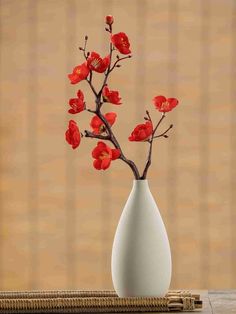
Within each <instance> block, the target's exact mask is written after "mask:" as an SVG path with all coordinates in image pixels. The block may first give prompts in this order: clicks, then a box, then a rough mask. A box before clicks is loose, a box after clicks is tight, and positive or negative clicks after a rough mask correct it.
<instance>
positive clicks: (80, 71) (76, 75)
mask: <svg viewBox="0 0 236 314" xmlns="http://www.w3.org/2000/svg"><path fill="white" fill-rule="evenodd" d="M88 74H89V68H88V67H87V63H86V62H84V63H82V64H80V65H77V66H76V67H75V68H74V69H73V72H72V73H71V74H68V78H69V79H70V82H71V84H77V83H79V82H80V81H82V80H85V79H86V77H87V76H88Z"/></svg>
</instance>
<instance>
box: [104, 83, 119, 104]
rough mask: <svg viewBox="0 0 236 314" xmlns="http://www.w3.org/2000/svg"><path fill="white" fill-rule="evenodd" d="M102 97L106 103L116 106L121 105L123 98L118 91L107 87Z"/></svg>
mask: <svg viewBox="0 0 236 314" xmlns="http://www.w3.org/2000/svg"><path fill="white" fill-rule="evenodd" d="M102 96H103V100H104V101H105V102H110V103H111V104H114V105H121V102H120V101H121V97H120V95H119V92H118V91H115V90H110V89H109V88H108V87H107V86H105V87H104V88H103V90H102Z"/></svg>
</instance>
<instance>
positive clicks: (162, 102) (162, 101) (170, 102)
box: [152, 96, 179, 112]
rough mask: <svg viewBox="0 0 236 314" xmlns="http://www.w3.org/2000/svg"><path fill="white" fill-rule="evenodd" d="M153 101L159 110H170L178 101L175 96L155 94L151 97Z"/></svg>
mask: <svg viewBox="0 0 236 314" xmlns="http://www.w3.org/2000/svg"><path fill="white" fill-rule="evenodd" d="M152 101H153V103H154V105H155V107H156V109H157V110H159V111H160V112H168V111H171V110H172V109H173V108H174V107H176V106H177V105H178V103H179V101H178V100H177V99H176V98H166V97H165V96H156V97H154V98H153V100H152Z"/></svg>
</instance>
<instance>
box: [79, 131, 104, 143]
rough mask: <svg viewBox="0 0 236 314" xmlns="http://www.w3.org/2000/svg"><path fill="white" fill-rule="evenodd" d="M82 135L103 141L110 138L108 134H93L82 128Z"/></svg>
mask: <svg viewBox="0 0 236 314" xmlns="http://www.w3.org/2000/svg"><path fill="white" fill-rule="evenodd" d="M84 136H85V137H90V138H97V139H100V140H104V141H107V140H110V136H108V135H102V134H94V133H92V132H90V131H88V130H84Z"/></svg>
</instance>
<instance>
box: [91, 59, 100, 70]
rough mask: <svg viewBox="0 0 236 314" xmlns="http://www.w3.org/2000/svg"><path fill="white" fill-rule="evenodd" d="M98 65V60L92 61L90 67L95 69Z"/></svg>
mask: <svg viewBox="0 0 236 314" xmlns="http://www.w3.org/2000/svg"><path fill="white" fill-rule="evenodd" d="M99 64H100V60H99V59H94V60H93V61H92V62H91V65H92V66H93V67H94V68H97V67H98V66H99Z"/></svg>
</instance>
